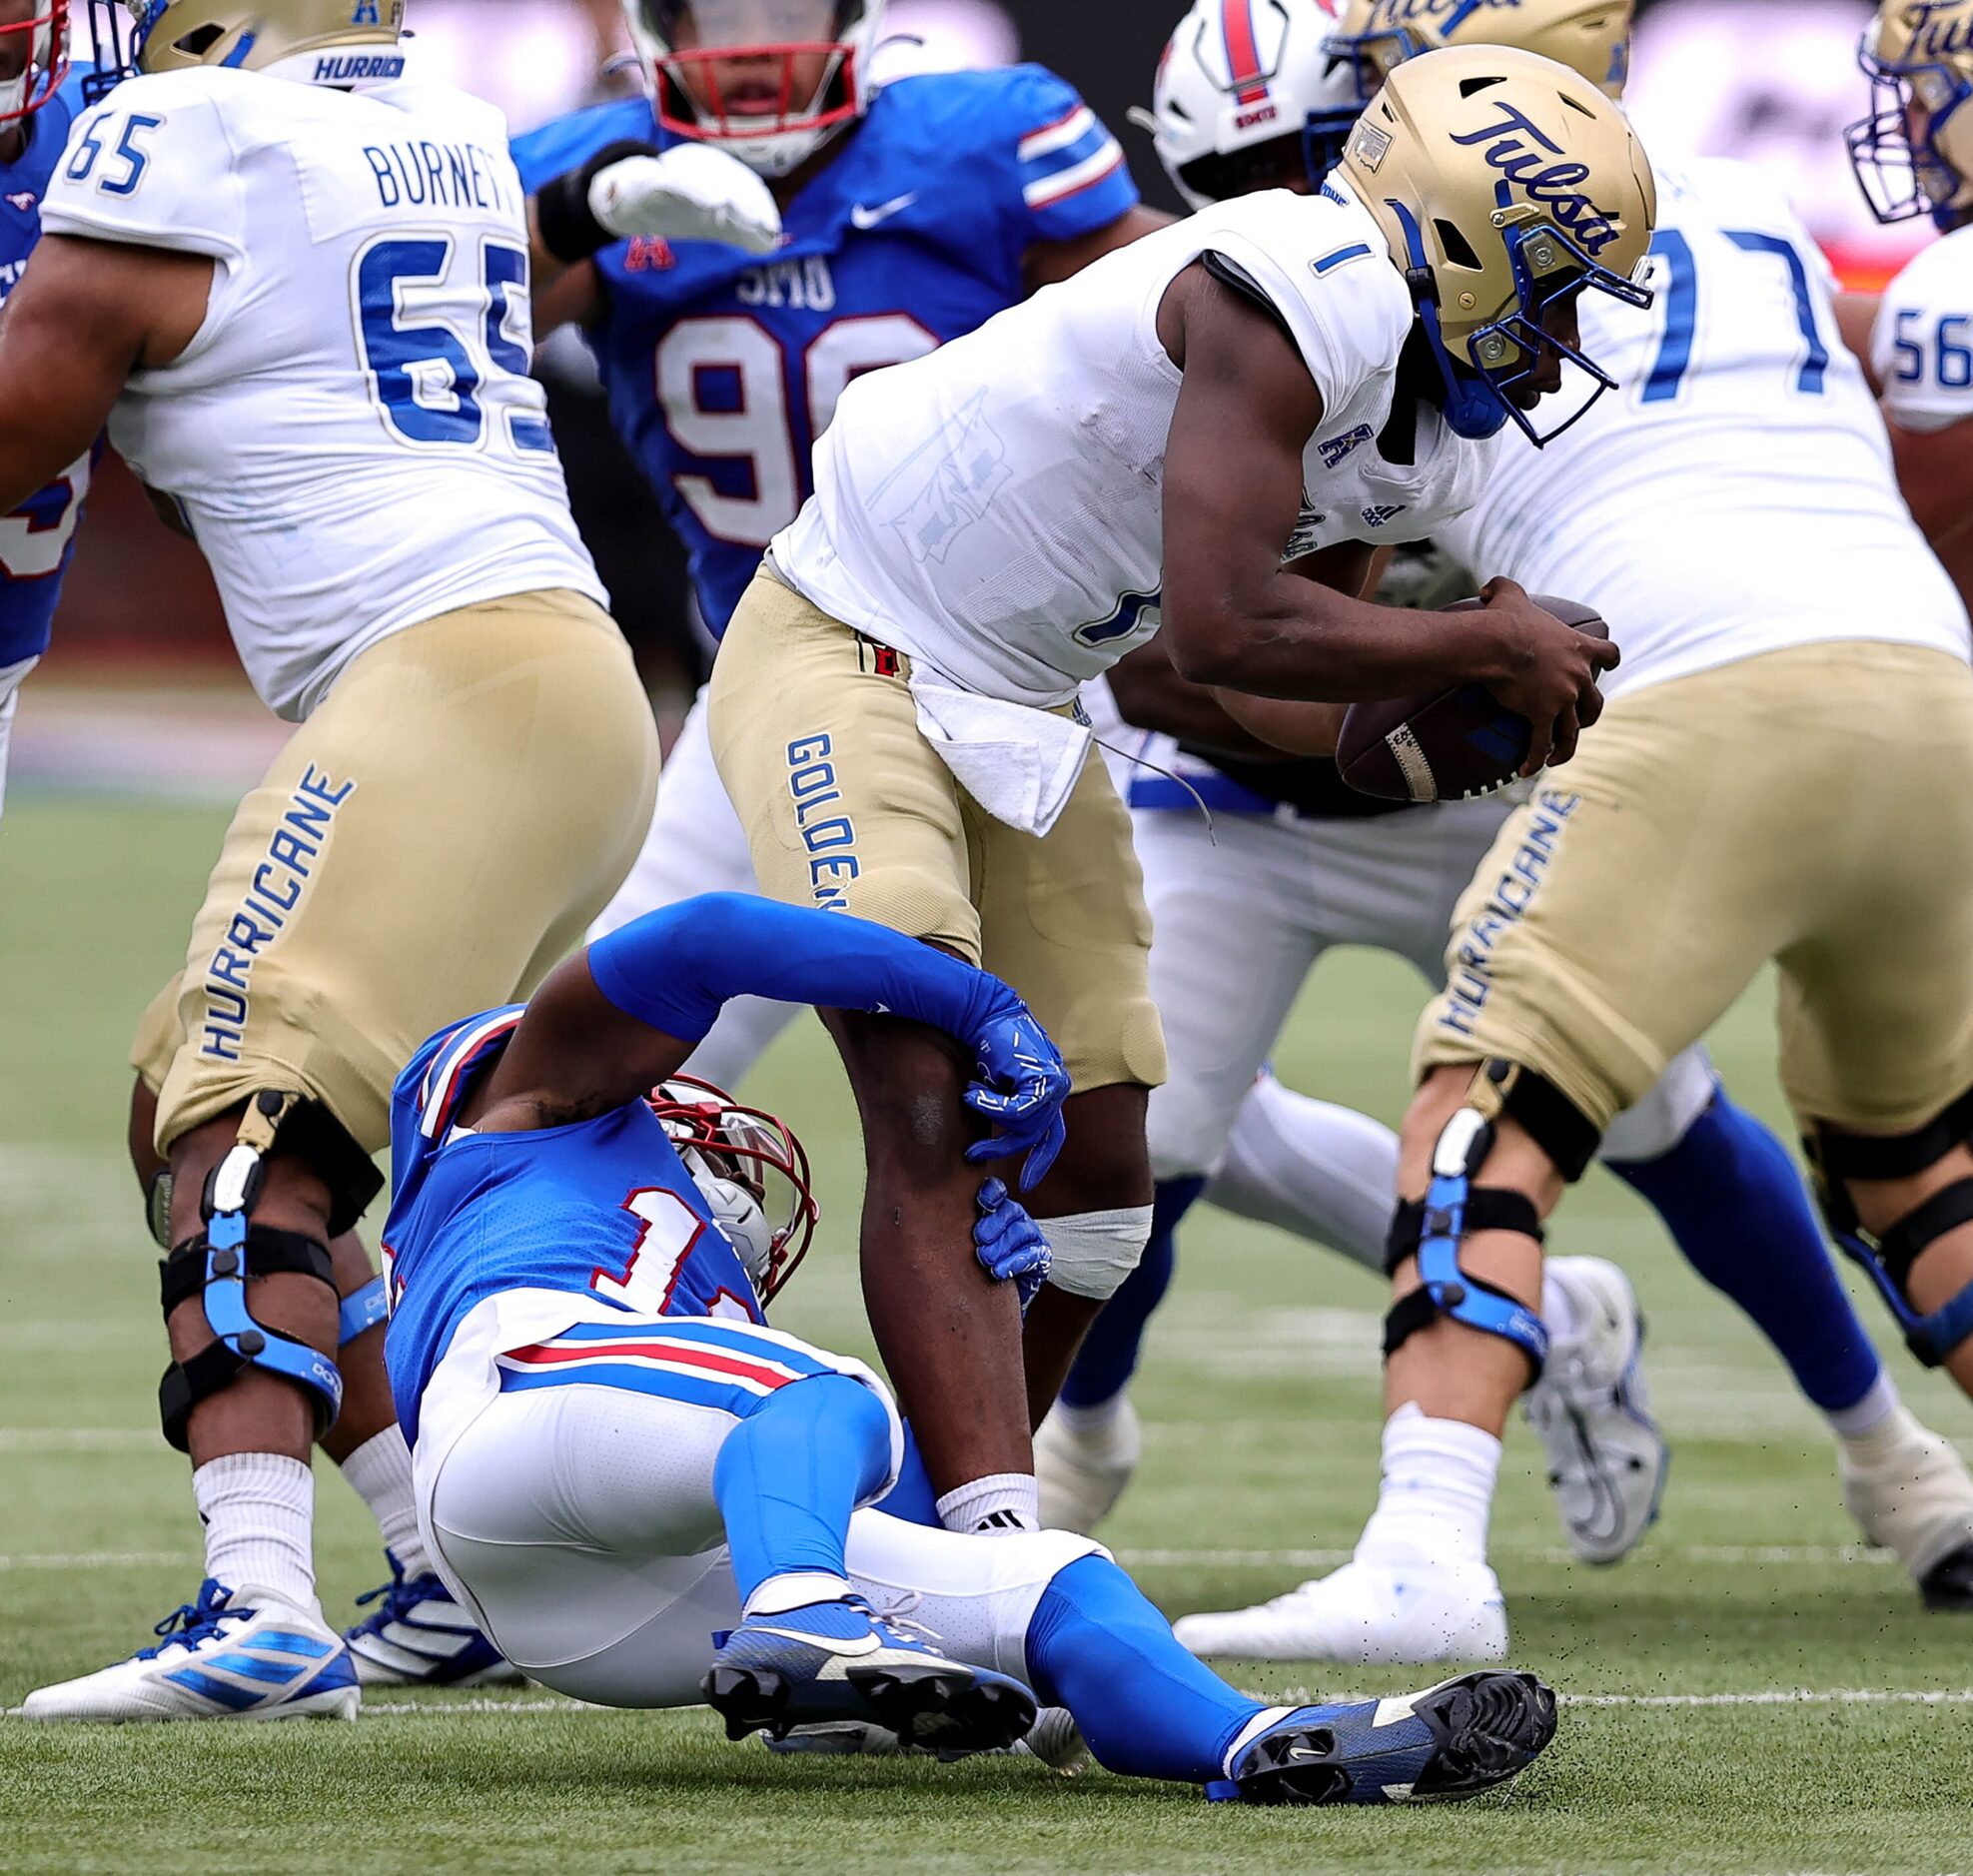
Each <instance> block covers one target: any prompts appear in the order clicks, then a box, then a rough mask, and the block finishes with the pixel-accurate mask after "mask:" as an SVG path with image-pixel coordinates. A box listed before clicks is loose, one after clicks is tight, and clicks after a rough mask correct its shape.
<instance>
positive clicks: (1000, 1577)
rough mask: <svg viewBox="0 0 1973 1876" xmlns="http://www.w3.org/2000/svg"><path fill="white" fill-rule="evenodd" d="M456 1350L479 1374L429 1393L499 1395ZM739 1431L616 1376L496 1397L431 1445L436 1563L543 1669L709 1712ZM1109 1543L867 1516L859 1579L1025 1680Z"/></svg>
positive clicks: (517, 1658) (853, 1558) (623, 1701)
mask: <svg viewBox="0 0 1973 1876" xmlns="http://www.w3.org/2000/svg"><path fill="white" fill-rule="evenodd" d="M638 1320H639V1319H637V1318H634V1317H627V1318H625V1317H618V1318H615V1319H613V1321H614V1322H616V1323H620V1324H622V1325H623V1326H625V1327H634V1326H635V1324H636V1323H637V1321H638ZM668 1321H669V1319H657V1320H654V1321H653V1322H652V1324H651V1327H652V1328H654V1329H662V1328H663V1327H665V1326H666V1323H667V1322H668ZM748 1333H749V1334H750V1335H753V1336H755V1337H758V1338H759V1339H760V1340H761V1341H763V1342H766V1340H767V1338H768V1336H769V1335H770V1334H771V1332H763V1331H751V1332H748ZM772 1340H773V1343H774V1344H778V1345H780V1346H782V1347H785V1348H788V1349H792V1350H796V1351H799V1352H800V1353H802V1354H804V1355H806V1356H808V1357H810V1358H811V1359H813V1360H814V1361H817V1362H820V1363H822V1364H825V1365H833V1366H838V1367H840V1368H841V1369H843V1370H844V1371H845V1372H852V1371H853V1372H856V1373H859V1374H867V1371H863V1370H862V1368H861V1365H860V1364H857V1363H851V1362H843V1361H840V1360H839V1358H836V1357H833V1356H829V1355H825V1354H823V1353H822V1352H821V1351H819V1350H814V1349H810V1348H808V1347H807V1345H805V1344H802V1343H798V1342H796V1341H795V1340H794V1339H793V1338H792V1337H784V1336H778V1335H776V1336H773V1338H772ZM458 1359H459V1360H461V1361H462V1362H463V1364H464V1365H466V1366H469V1367H477V1368H478V1370H479V1371H480V1372H479V1373H460V1374H457V1375H449V1374H448V1370H449V1368H451V1367H452V1366H453V1365H454V1363H455V1360H456V1358H455V1357H454V1356H453V1355H452V1354H450V1353H449V1354H448V1356H447V1357H446V1359H445V1360H444V1361H442V1362H441V1363H440V1364H439V1368H438V1371H437V1372H436V1373H435V1375H434V1376H433V1379H432V1381H431V1383H430V1384H429V1385H428V1388H427V1390H426V1400H427V1402H428V1403H431V1402H432V1401H433V1399H434V1395H435V1391H442V1392H443V1391H448V1390H456V1389H465V1390H468V1391H472V1392H477V1393H480V1394H487V1378H486V1374H485V1358H484V1357H476V1356H475V1355H473V1354H472V1353H471V1352H470V1351H469V1352H468V1353H467V1354H465V1355H464V1356H463V1357H461V1358H458ZM428 1410H429V1408H428ZM737 1424H738V1420H737V1418H736V1417H735V1415H733V1414H731V1413H728V1412H723V1411H720V1410H719V1409H718V1408H716V1407H708V1406H705V1405H703V1404H694V1403H690V1402H685V1401H679V1400H674V1399H668V1398H665V1397H664V1396H661V1395H653V1394H648V1393H643V1392H639V1391H637V1390H636V1389H634V1388H630V1387H622V1386H612V1385H609V1384H608V1383H605V1382H573V1383H570V1384H568V1385H557V1386H552V1387H543V1388H539V1389H534V1390H529V1391H524V1392H507V1393H500V1392H493V1393H491V1394H488V1395H487V1398H486V1400H485V1405H484V1406H483V1407H481V1408H480V1409H479V1411H478V1412H477V1413H476V1414H474V1416H473V1417H472V1418H471V1419H470V1420H469V1421H468V1423H467V1424H466V1425H465V1427H464V1429H463V1430H461V1431H459V1432H458V1433H457V1434H456V1435H454V1436H452V1437H451V1438H450V1441H449V1443H448V1444H447V1445H446V1448H445V1450H444V1452H443V1454H441V1455H439V1456H438V1457H437V1458H436V1459H434V1458H433V1457H431V1456H430V1455H428V1454H426V1453H424V1452H421V1453H420V1455H419V1456H420V1459H421V1461H422V1462H421V1463H420V1464H419V1465H418V1467H417V1468H416V1471H417V1482H418V1487H419V1495H420V1498H421V1501H422V1502H421V1504H420V1515H421V1521H422V1522H423V1525H424V1528H425V1530H426V1532H427V1534H428V1537H429V1539H430V1540H431V1543H432V1555H433V1558H434V1561H435V1562H436V1563H437V1564H438V1567H439V1571H440V1573H441V1575H443V1576H444V1577H445V1579H446V1582H447V1584H448V1586H449V1587H450V1588H451V1589H452V1591H453V1593H454V1594H455V1595H456V1596H457V1597H458V1598H459V1599H460V1601H461V1603H462V1605H463V1606H464V1607H466V1608H467V1609H469V1610H471V1611H472V1613H473V1615H474V1618H475V1619H476V1621H478V1623H479V1625H480V1628H481V1631H482V1633H484V1634H486V1635H487V1636H488V1637H489V1638H490V1639H492V1640H493V1643H494V1645H495V1646H496V1647H497V1648H498V1649H499V1650H500V1652H501V1653H502V1654H504V1655H505V1656H506V1658H507V1659H508V1660H509V1661H511V1662H513V1663H514V1665H515V1666H516V1667H519V1668H522V1669H524V1670H525V1671H526V1673H527V1674H529V1675H530V1676H531V1677H532V1678H533V1679H535V1680H538V1681H540V1682H542V1683H543V1684H544V1685H546V1686H549V1687H552V1688H554V1689H556V1690H557V1691H558V1692H561V1693H565V1694H569V1695H572V1696H573V1697H574V1698H576V1699H580V1700H592V1701H595V1702H597V1703H598V1704H600V1705H604V1706H629V1707H658V1706H695V1705H697V1704H698V1703H699V1701H700V1699H701V1695H700V1693H699V1681H700V1678H701V1677H702V1676H703V1675H704V1673H705V1671H706V1668H707V1666H708V1664H709V1663H710V1660H711V1657H712V1634H713V1631H714V1630H716V1629H727V1628H733V1627H735V1626H737V1625H738V1623H739V1619H740V1599H739V1592H738V1590H737V1589H736V1588H735V1586H734V1583H733V1575H732V1570H731V1568H730V1567H729V1565H728V1562H727V1556H726V1549H725V1544H724V1540H723V1528H722V1525H721V1521H720V1516H719V1507H718V1503H717V1501H716V1500H715V1499H714V1497H713V1492H712V1468H713V1465H714V1462H715V1461H716V1460H717V1458H718V1455H719V1448H720V1446H721V1445H722V1444H723V1443H724V1441H725V1438H726V1436H727V1434H728V1433H730V1432H731V1431H732V1429H733V1427H734V1426H735V1425H737ZM420 1443H421V1445H423V1444H424V1440H423V1438H422V1437H421V1442H420ZM1094 1555H1108V1552H1107V1551H1105V1550H1104V1549H1103V1548H1102V1546H1101V1545H1100V1544H1096V1543H1093V1542H1091V1541H1090V1540H1089V1539H1088V1538H1086V1537H1077V1536H1075V1535H1074V1534H1073V1533H1071V1532H1068V1531H1043V1532H1008V1533H1005V1534H1002V1535H995V1536H973V1535H966V1534H962V1533H959V1532H955V1531H945V1530H932V1529H928V1528H926V1527H925V1526H923V1525H919V1524H909V1523H905V1522H903V1521H901V1520H900V1519H898V1518H894V1517H890V1516H887V1515H885V1514H884V1513H883V1512H881V1511H872V1510H862V1511H858V1512H856V1513H855V1515H854V1516H853V1517H852V1518H851V1519H850V1525H849V1544H848V1551H847V1561H848V1565H849V1577H850V1582H851V1586H852V1587H853V1588H854V1589H855V1590H856V1591H857V1593H858V1594H860V1595H862V1596H864V1597H865V1598H867V1599H868V1601H869V1602H870V1604H871V1606H872V1607H874V1608H875V1609H876V1610H878V1612H879V1613H882V1614H896V1615H903V1616H909V1617H910V1618H911V1619H912V1620H913V1621H916V1622H921V1623H923V1624H924V1625H925V1626H926V1627H928V1628H930V1629H931V1630H933V1631H934V1632H935V1633H936V1634H937V1635H938V1637H939V1639H940V1641H941V1642H942V1643H943V1645H944V1646H945V1647H946V1649H947V1650H948V1651H950V1652H951V1653H952V1654H954V1655H955V1656H957V1657H958V1658H960V1659H963V1660H966V1661H970V1662H972V1663H973V1664H974V1665H976V1666H980V1667H989V1668H993V1669H995V1670H996V1671H998V1672H1000V1673H1003V1674H1012V1675H1013V1676H1014V1677H1015V1678H1016V1679H1019V1680H1023V1681H1025V1680H1027V1678H1028V1673H1027V1663H1026V1653H1025V1650H1026V1641H1027V1632H1028V1624H1029V1622H1030V1621H1031V1620H1032V1619H1033V1616H1034V1611H1035V1605H1036V1604H1037V1603H1038V1602H1039V1601H1040V1600H1041V1596H1042V1592H1043V1591H1044V1590H1045V1589H1046V1588H1047V1587H1048V1584H1049V1582H1050V1580H1051V1579H1052V1578H1053V1577H1054V1576H1055V1575H1056V1574H1057V1573H1058V1572H1059V1571H1061V1570H1063V1569H1065V1568H1067V1567H1068V1565H1069V1564H1071V1563H1073V1562H1075V1561H1076V1559H1077V1558H1079V1557H1084V1556H1094Z"/></svg>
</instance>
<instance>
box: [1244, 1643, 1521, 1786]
mask: <svg viewBox="0 0 1973 1876" xmlns="http://www.w3.org/2000/svg"><path fill="white" fill-rule="evenodd" d="M1554 1736H1555V1696H1554V1692H1553V1690H1552V1689H1550V1688H1548V1687H1544V1686H1543V1685H1542V1684H1541V1683H1540V1682H1539V1681H1538V1680H1536V1679H1535V1678H1534V1676H1533V1675H1532V1674H1508V1673H1501V1672H1499V1671H1497V1670H1482V1671H1481V1672H1480V1673H1475V1674H1462V1675H1461V1676H1460V1677H1459V1678H1458V1679H1457V1680H1443V1681H1441V1682H1440V1683H1439V1685H1438V1686H1436V1687H1428V1688H1426V1689H1425V1691H1424V1692H1423V1693H1410V1694H1403V1695H1401V1696H1399V1697H1398V1698H1396V1699H1391V1700H1364V1701H1358V1702H1354V1703H1352V1704H1350V1705H1348V1706H1305V1707H1298V1708H1296V1709H1295V1711H1294V1712H1292V1713H1289V1714H1287V1715H1285V1716H1284V1717H1283V1718H1281V1719H1279V1720H1276V1721H1275V1722H1274V1723H1273V1724H1272V1725H1270V1726H1268V1727H1265V1728H1264V1729H1263V1730H1262V1731H1260V1732H1259V1733H1256V1734H1255V1735H1253V1736H1252V1737H1251V1738H1248V1739H1244V1740H1238V1741H1236V1742H1235V1744H1234V1748H1233V1750H1232V1751H1231V1752H1229V1753H1228V1754H1227V1775H1226V1777H1225V1778H1224V1779H1223V1780H1221V1781H1219V1782H1217V1783H1214V1784H1210V1785H1208V1786H1207V1787H1206V1795H1207V1797H1208V1798H1213V1799H1222V1798H1232V1799H1237V1800H1239V1801H1240V1802H1242V1803H1246V1804H1424V1803H1428V1802H1432V1801H1435V1800H1436V1801H1440V1802H1446V1801H1450V1800H1453V1799H1456V1798H1471V1797H1473V1796H1474V1795H1475V1794H1476V1793H1478V1792H1481V1791H1488V1790H1490V1789H1491V1788H1492V1787H1493V1786H1495V1785H1499V1784H1504V1783H1505V1782H1506V1781H1507V1780H1508V1779H1509V1778H1511V1777H1513V1776H1514V1774H1515V1773H1516V1772H1518V1771H1520V1770H1521V1769H1522V1768H1523V1767H1524V1766H1526V1765H1528V1764H1530V1763H1531V1762H1532V1761H1533V1760H1534V1758H1535V1757H1536V1756H1537V1755H1538V1754H1539V1753H1540V1752H1541V1750H1542V1749H1543V1748H1544V1747H1545V1746H1546V1745H1547V1743H1548V1742H1549V1740H1551V1739H1552V1738H1554Z"/></svg>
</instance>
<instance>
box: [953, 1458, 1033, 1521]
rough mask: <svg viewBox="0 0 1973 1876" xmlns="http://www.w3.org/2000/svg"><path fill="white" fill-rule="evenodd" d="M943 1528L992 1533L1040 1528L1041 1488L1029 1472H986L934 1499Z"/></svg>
mask: <svg viewBox="0 0 1973 1876" xmlns="http://www.w3.org/2000/svg"><path fill="white" fill-rule="evenodd" d="M938 1519H939V1522H940V1523H941V1524H943V1525H944V1526H945V1527H946V1529H947V1530H959V1531H978V1532H981V1533H983V1534H989V1535H990V1534H992V1533H993V1532H996V1531H1003V1530H1039V1529H1040V1528H1041V1487H1040V1486H1039V1485H1037V1484H1036V1483H1035V1475H1034V1474H1033V1473H1032V1472H989V1473H987V1475H986V1476H985V1477H984V1478H976V1479H974V1480H973V1482H972V1483H971V1484H970V1485H961V1486H960V1487H959V1489H958V1490H957V1491H948V1492H947V1493H946V1494H945V1496H944V1497H942V1498H941V1499H940V1500H939V1501H938Z"/></svg>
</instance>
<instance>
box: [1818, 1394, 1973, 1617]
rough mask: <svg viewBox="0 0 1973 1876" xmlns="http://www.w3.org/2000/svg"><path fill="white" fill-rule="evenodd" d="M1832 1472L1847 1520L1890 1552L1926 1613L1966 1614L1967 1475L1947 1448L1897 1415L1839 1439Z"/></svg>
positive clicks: (1971, 1590) (1970, 1550) (1969, 1570)
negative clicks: (1839, 1487)
mask: <svg viewBox="0 0 1973 1876" xmlns="http://www.w3.org/2000/svg"><path fill="white" fill-rule="evenodd" d="M1836 1469H1837V1474H1838V1476H1839V1477H1840V1478H1841V1479H1842V1483H1843V1503H1844V1505H1845V1506H1846V1507H1847V1509H1848V1511H1849V1514H1850V1515H1851V1516H1852V1517H1853V1518H1855V1519H1856V1521H1857V1523H1858V1525H1859V1526H1860V1527H1861V1528H1862V1531H1863V1534H1864V1536H1865V1537H1866V1538H1868V1539H1869V1541H1870V1542H1871V1543H1874V1544H1877V1545H1879V1546H1881V1547H1882V1548H1883V1549H1886V1550H1894V1551H1896V1553H1897V1556H1898V1560H1899V1561H1900V1562H1902V1563H1903V1564H1904V1566H1905V1568H1906V1569H1907V1570H1909V1571H1910V1572H1911V1575H1912V1579H1913V1580H1914V1581H1915V1582H1916V1583H1917V1584H1918V1587H1919V1590H1920V1593H1921V1594H1922V1595H1923V1596H1924V1598H1925V1605H1926V1607H1928V1608H1934V1609H1963V1608H1967V1607H1969V1606H1973V1475H1969V1474H1968V1472H1967V1469H1966V1461H1965V1460H1964V1459H1962V1458H1961V1457H1960V1456H1959V1454H1958V1453H1957V1452H1955V1451H1954V1450H1953V1448H1952V1446H1951V1445H1950V1444H1949V1443H1948V1442H1947V1441H1946V1440H1944V1439H1942V1438H1941V1437H1940V1436H1939V1435H1938V1434H1937V1433H1935V1432H1933V1431H1932V1430H1931V1429H1930V1428H1929V1427H1926V1426H1923V1425H1921V1424H1920V1423H1919V1422H1918V1421H1917V1420H1916V1419H1914V1418H1913V1417H1912V1415H1911V1413H1910V1411H1909V1410H1908V1409H1907V1408H1905V1407H1899V1408H1898V1409H1897V1410H1896V1411H1895V1412H1894V1413H1893V1414H1892V1415H1891V1416H1890V1418H1889V1419H1887V1420H1886V1421H1885V1422H1884V1423H1883V1424H1882V1425H1881V1426H1878V1427H1875V1428H1874V1429H1872V1430H1871V1431H1870V1432H1868V1433H1865V1434H1864V1435H1863V1437H1862V1438H1860V1439H1839V1440H1838V1441H1837V1442H1836Z"/></svg>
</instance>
